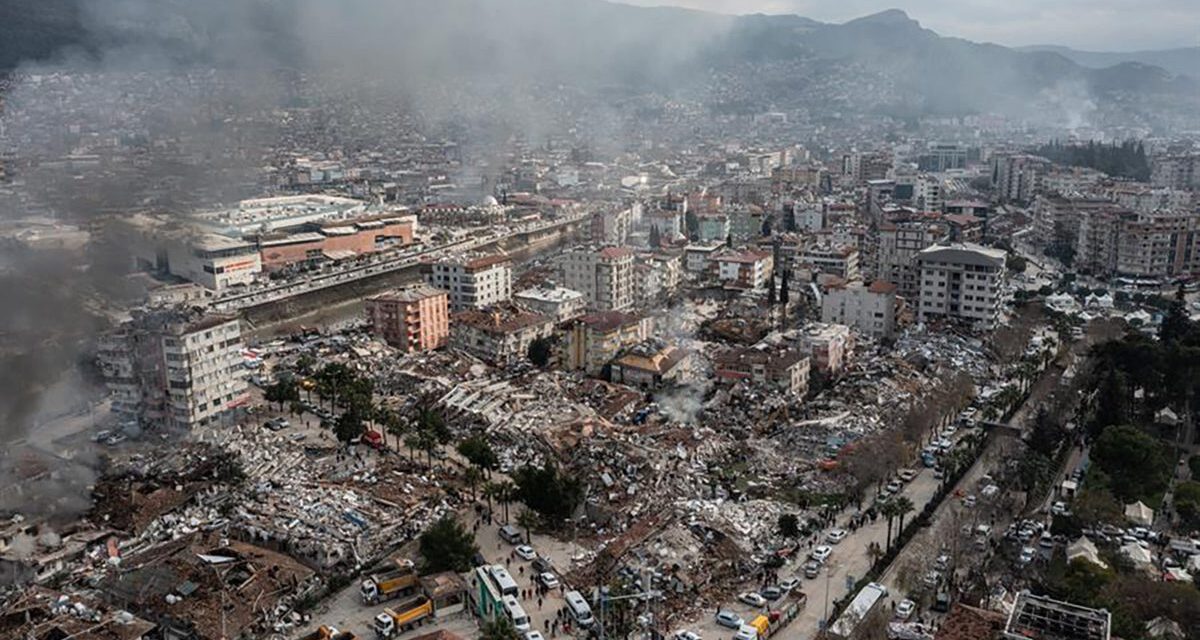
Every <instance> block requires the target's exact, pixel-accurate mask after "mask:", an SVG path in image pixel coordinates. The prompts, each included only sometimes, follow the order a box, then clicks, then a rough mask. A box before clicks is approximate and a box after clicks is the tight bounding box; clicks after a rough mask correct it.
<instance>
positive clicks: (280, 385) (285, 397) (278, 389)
mask: <svg viewBox="0 0 1200 640" xmlns="http://www.w3.org/2000/svg"><path fill="white" fill-rule="evenodd" d="M263 399H264V400H266V401H267V402H270V403H271V404H274V405H278V406H279V408H280V409H283V405H285V404H287V403H289V402H297V401H299V400H300V387H299V385H297V384H296V380H295V378H293V377H291V376H280V378H279V379H278V380H276V381H275V383H274V384H271V385H269V386H267V388H266V389H264V390H263Z"/></svg>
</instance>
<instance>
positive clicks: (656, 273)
mask: <svg viewBox="0 0 1200 640" xmlns="http://www.w3.org/2000/svg"><path fill="white" fill-rule="evenodd" d="M682 277H683V252H681V251H655V252H652V253H644V254H638V255H637V256H636V257H635V259H634V265H633V298H634V304H636V305H637V306H639V307H642V308H649V307H653V306H655V305H656V304H659V303H661V302H663V301H665V300H667V299H668V298H670V297H671V296H673V295H675V292H676V291H678V290H679V282H680V280H681V279H682Z"/></svg>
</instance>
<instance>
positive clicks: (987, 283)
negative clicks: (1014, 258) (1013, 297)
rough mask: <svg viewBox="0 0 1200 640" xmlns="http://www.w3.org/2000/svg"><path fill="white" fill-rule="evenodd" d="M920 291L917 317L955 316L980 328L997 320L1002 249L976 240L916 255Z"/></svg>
mask: <svg viewBox="0 0 1200 640" xmlns="http://www.w3.org/2000/svg"><path fill="white" fill-rule="evenodd" d="M917 264H918V266H919V268H920V273H921V291H920V296H919V298H918V303H917V319H918V320H919V321H920V322H931V321H934V320H940V319H957V320H961V321H963V322H965V323H966V324H968V325H969V326H971V327H972V328H974V329H976V330H980V331H991V330H992V329H995V328H996V327H997V326H998V325H999V324H1000V321H1001V311H1002V309H1003V307H1004V275H1005V274H1004V268H1005V253H1004V251H1002V250H1000V249H991V248H988V247H983V246H980V245H977V244H966V243H964V244H954V245H939V246H936V247H930V248H928V249H926V250H924V251H922V252H921V253H920V254H918V256H917Z"/></svg>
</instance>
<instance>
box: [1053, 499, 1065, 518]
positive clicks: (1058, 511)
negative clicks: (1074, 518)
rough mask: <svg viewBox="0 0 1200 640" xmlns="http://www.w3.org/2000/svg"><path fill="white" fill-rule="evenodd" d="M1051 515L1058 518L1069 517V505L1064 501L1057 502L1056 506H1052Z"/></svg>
mask: <svg viewBox="0 0 1200 640" xmlns="http://www.w3.org/2000/svg"><path fill="white" fill-rule="evenodd" d="M1050 513H1051V514H1052V515H1056V516H1065V515H1067V514H1068V513H1069V511H1068V510H1067V503H1065V502H1063V501H1062V500H1059V501H1057V502H1055V503H1054V504H1052V505H1050Z"/></svg>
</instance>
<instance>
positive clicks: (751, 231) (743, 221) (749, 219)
mask: <svg viewBox="0 0 1200 640" xmlns="http://www.w3.org/2000/svg"><path fill="white" fill-rule="evenodd" d="M726 213H727V215H728V216H729V233H730V235H732V236H733V239H734V240H749V239H750V238H757V237H758V236H761V235H762V234H763V233H762V232H763V223H764V221H765V220H767V219H768V217H769V216H768V215H767V213H766V212H765V211H763V209H762V207H759V206H757V205H737V206H732V207H727V208H726Z"/></svg>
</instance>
